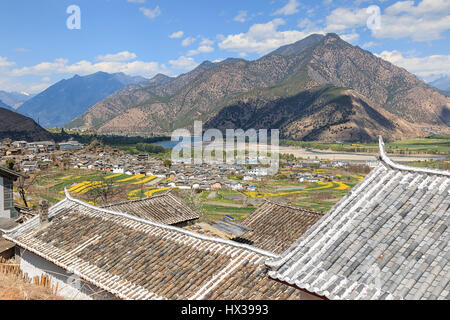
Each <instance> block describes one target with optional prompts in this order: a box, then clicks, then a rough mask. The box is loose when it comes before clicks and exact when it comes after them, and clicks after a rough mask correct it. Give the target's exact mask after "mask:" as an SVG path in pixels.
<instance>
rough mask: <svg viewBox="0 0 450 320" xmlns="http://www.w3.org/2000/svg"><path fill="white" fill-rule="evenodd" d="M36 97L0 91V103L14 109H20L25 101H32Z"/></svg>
mask: <svg viewBox="0 0 450 320" xmlns="http://www.w3.org/2000/svg"><path fill="white" fill-rule="evenodd" d="M33 96H34V95H32V94H28V93H19V92H6V91H2V90H0V101H2V102H3V103H4V104H6V105H7V106H9V107H11V108H12V109H17V108H19V107H20V106H21V105H22V104H23V103H24V102H25V101H27V100H29V99H31V98H32V97H33Z"/></svg>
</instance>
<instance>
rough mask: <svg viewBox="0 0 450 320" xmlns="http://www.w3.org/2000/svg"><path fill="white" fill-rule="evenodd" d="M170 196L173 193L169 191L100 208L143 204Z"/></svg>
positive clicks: (112, 203)
mask: <svg viewBox="0 0 450 320" xmlns="http://www.w3.org/2000/svg"><path fill="white" fill-rule="evenodd" d="M170 194H171V192H170V190H169V191H166V192H164V193H161V194H156V195H153V196H151V197H144V198H139V199H131V200H122V201H117V202H111V203H108V204H106V205H104V206H101V207H99V208H109V207H112V206H117V205H120V204H126V203H135V202H142V201H145V200H150V199H156V198H162V197H165V196H168V195H170Z"/></svg>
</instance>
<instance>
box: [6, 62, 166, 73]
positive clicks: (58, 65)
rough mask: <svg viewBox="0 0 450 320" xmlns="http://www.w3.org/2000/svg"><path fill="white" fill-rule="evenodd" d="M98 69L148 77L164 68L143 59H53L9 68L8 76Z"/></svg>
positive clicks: (89, 71) (88, 71)
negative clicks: (74, 60)
mask: <svg viewBox="0 0 450 320" xmlns="http://www.w3.org/2000/svg"><path fill="white" fill-rule="evenodd" d="M98 71H103V72H108V73H116V72H123V73H126V74H129V75H140V76H143V77H150V76H153V75H155V74H156V73H159V72H165V71H166V70H165V69H164V67H163V66H162V65H160V64H159V63H157V62H145V61H132V62H126V61H100V62H98V63H92V62H90V61H86V60H81V61H78V62H76V63H73V64H69V61H68V60H67V59H62V58H60V59H55V60H54V61H53V62H41V63H39V64H37V65H34V66H30V67H22V68H16V69H13V70H11V72H10V73H9V75H10V76H13V77H20V76H25V75H42V76H48V75H54V74H79V75H88V74H92V73H95V72H98Z"/></svg>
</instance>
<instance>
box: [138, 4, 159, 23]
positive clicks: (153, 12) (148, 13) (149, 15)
mask: <svg viewBox="0 0 450 320" xmlns="http://www.w3.org/2000/svg"><path fill="white" fill-rule="evenodd" d="M139 11H141V12H142V13H143V14H144V16H146V17H147V18H149V19H152V20H153V19H155V18H156V17H158V16H159V15H161V9H160V8H159V6H156V8H155V9H153V10H152V9H148V8H144V7H141V8H139Z"/></svg>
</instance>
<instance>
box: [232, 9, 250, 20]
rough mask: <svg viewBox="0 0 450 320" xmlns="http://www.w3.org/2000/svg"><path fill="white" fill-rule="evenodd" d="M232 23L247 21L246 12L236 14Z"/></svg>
mask: <svg viewBox="0 0 450 320" xmlns="http://www.w3.org/2000/svg"><path fill="white" fill-rule="evenodd" d="M233 20H234V21H238V22H245V21H247V11H244V10H241V11H239V12H238V14H237V16H236V17H234V19H233Z"/></svg>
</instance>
